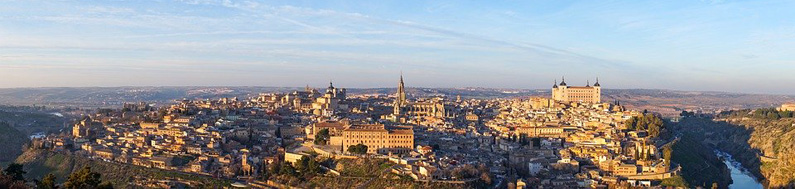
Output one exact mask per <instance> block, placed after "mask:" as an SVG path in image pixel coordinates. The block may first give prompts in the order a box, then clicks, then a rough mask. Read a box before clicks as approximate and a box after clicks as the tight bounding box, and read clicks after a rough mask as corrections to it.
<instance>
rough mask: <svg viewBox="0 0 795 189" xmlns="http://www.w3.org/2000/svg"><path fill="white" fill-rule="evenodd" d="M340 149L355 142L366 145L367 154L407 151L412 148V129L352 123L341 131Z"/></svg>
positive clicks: (346, 148) (344, 148)
mask: <svg viewBox="0 0 795 189" xmlns="http://www.w3.org/2000/svg"><path fill="white" fill-rule="evenodd" d="M342 137H343V139H342V141H343V144H342V150H343V151H345V152H347V151H348V148H349V147H350V146H353V145H357V144H364V145H366V146H367V153H369V154H386V153H389V152H392V153H407V152H410V151H411V150H412V149H413V148H414V131H413V130H412V129H411V128H407V127H400V128H390V129H387V128H386V127H385V126H384V125H382V124H373V125H352V126H350V127H348V128H346V129H345V130H343V131H342Z"/></svg>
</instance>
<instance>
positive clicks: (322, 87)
mask: <svg viewBox="0 0 795 189" xmlns="http://www.w3.org/2000/svg"><path fill="white" fill-rule="evenodd" d="M570 86H571V85H570ZM128 87H129V88H147V87H152V88H168V87H211V88H212V87H243V88H245V87H263V88H296V89H303V88H304V87H306V85H304V86H256V85H237V86H235V85H215V86H213V85H174V86H144V85H141V86H81V87H0V90H3V89H57V88H68V89H81V88H128ZM309 87H310V88H313V89H318V90H324V89H325V88H326V87H328V84H326V86H311V85H310V86H309ZM334 87H338V88H345V89H358V90H365V89H392V88H397V87H396V86H382V87H346V86H340V85H337V84H334ZM406 88H407V89H412V88H414V89H472V88H480V89H494V90H496V89H502V90H528V91H534V90H550V89H549V88H494V87H411V86H406ZM603 90H662V91H679V92H704V93H728V94H749V95H782V96H795V94H786V93H762V92H759V93H753V92H731V91H714V90H701V91H699V90H680V89H665V88H603Z"/></svg>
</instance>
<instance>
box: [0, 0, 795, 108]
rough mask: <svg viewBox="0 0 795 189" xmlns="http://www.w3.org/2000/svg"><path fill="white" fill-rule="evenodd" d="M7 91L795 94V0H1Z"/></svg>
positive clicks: (1, 72) (1, 65)
mask: <svg viewBox="0 0 795 189" xmlns="http://www.w3.org/2000/svg"><path fill="white" fill-rule="evenodd" d="M1 3H2V4H3V6H0V87H4V88H6V87H63V86H66V87H81V86H183V85H190V86H197V85H199V86H204V85H213V86H217V85H231V86H304V85H307V84H309V85H311V86H316V87H321V86H324V85H326V83H328V81H329V80H333V81H334V83H335V84H336V85H337V86H340V87H393V86H394V85H396V82H397V78H398V76H399V74H400V71H401V70H402V71H403V73H404V74H405V77H406V84H407V85H408V86H410V87H493V88H525V89H539V88H543V89H545V88H549V87H550V86H551V85H552V83H553V80H555V79H558V82H559V78H560V77H561V76H564V75H565V76H566V78H567V82H568V83H569V84H570V85H572V84H574V85H584V84H585V82H586V80H591V82H593V80H594V78H596V77H599V78H600V81H601V84H602V86H603V87H605V88H662V89H679V90H710V91H732V92H748V93H779V94H795V87H791V84H792V83H795V72H793V71H795V53H793V52H795V11H793V10H795V1H561V0H553V1H520V0H515V1H514V0H511V1H445V0H440V1H405V0H401V1H331V0H330V1H254V0H244V1H236V0H226V1H211V0H185V1H167V0H160V1H2V2H1Z"/></svg>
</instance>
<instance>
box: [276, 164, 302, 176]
mask: <svg viewBox="0 0 795 189" xmlns="http://www.w3.org/2000/svg"><path fill="white" fill-rule="evenodd" d="M279 174H280V175H291V176H297V175H298V172H297V171H295V168H294V167H293V165H290V164H289V163H282V166H281V167H280V168H279Z"/></svg>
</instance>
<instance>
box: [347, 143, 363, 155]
mask: <svg viewBox="0 0 795 189" xmlns="http://www.w3.org/2000/svg"><path fill="white" fill-rule="evenodd" d="M348 152H350V153H352V154H366V153H367V145H364V144H357V145H353V146H350V147H348Z"/></svg>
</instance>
